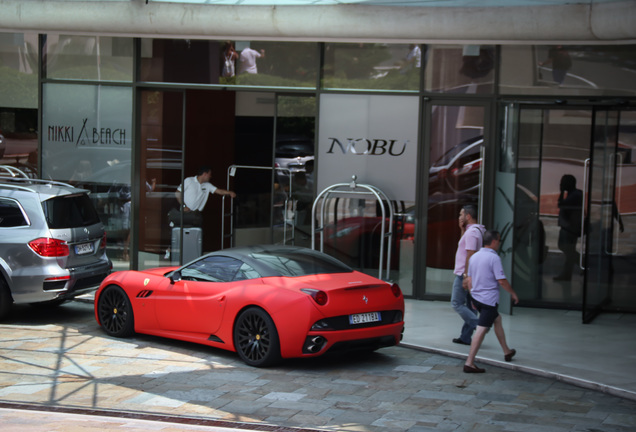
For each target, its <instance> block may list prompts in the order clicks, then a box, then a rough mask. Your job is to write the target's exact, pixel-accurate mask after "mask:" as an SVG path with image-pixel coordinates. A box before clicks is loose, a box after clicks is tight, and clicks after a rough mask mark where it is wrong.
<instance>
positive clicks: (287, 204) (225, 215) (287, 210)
mask: <svg viewBox="0 0 636 432" xmlns="http://www.w3.org/2000/svg"><path fill="white" fill-rule="evenodd" d="M238 170H269V171H272V170H275V171H276V172H280V173H282V174H283V175H286V176H288V177H289V193H288V194H287V195H286V196H285V201H284V203H283V208H282V211H283V220H284V222H283V223H284V227H283V244H287V241H288V239H287V230H288V227H289V228H290V229H291V234H290V239H289V241H291V244H294V237H295V233H296V221H295V218H294V213H295V210H296V209H295V201H294V199H293V190H292V184H293V182H292V172H291V171H290V170H289V169H287V168H274V167H270V166H251V165H230V166H229V167H228V169H227V186H226V187H227V190H231V187H230V179H231V178H233V177H236V175H237V172H238ZM225 199H226V195H223V197H222V199H221V249H224V248H225V240H226V239H228V238H229V240H230V247H232V246H234V245H235V241H234V240H235V238H234V217H235V214H234V198H230V209H229V211H227V212H226V210H225ZM226 219H229V222H228V223H227V225H228V226H229V232H227V233H226Z"/></svg>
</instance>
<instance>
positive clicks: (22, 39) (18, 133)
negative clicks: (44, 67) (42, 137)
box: [0, 33, 39, 177]
mask: <svg viewBox="0 0 636 432" xmlns="http://www.w3.org/2000/svg"><path fill="white" fill-rule="evenodd" d="M38 158H39V149H38V35H37V34H33V33H0V164H10V165H14V166H16V167H17V168H20V169H21V170H22V171H24V172H25V173H26V174H27V175H30V176H32V177H38Z"/></svg>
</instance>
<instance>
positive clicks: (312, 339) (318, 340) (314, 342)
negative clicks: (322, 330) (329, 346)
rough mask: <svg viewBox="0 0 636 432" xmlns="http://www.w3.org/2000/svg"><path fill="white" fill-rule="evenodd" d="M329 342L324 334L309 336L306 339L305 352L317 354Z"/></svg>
mask: <svg viewBox="0 0 636 432" xmlns="http://www.w3.org/2000/svg"><path fill="white" fill-rule="evenodd" d="M326 343H327V339H325V338H324V337H322V336H309V337H307V340H306V341H305V347H304V349H303V351H304V352H306V353H310V354H315V353H317V352H319V351H320V350H321V349H322V348H323V347H324V346H325V344H326Z"/></svg>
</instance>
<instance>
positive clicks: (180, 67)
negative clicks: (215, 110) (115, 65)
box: [140, 39, 319, 89]
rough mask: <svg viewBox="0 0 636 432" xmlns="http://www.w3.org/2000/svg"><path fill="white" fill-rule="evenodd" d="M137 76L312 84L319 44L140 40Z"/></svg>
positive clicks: (245, 83)
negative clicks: (139, 67) (139, 61)
mask: <svg viewBox="0 0 636 432" xmlns="http://www.w3.org/2000/svg"><path fill="white" fill-rule="evenodd" d="M141 47H142V48H141V52H142V53H141V77H140V79H141V81H154V82H166V83H190V84H220V85H224V86H226V85H227V86H257V87H291V88H307V89H315V88H316V80H317V74H318V70H319V66H318V64H319V61H318V55H319V50H318V44H317V43H302V42H294V43H291V42H267V41H255V42H248V41H207V40H190V39H143V40H142V41H141Z"/></svg>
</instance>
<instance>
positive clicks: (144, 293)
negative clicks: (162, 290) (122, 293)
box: [137, 290, 152, 298]
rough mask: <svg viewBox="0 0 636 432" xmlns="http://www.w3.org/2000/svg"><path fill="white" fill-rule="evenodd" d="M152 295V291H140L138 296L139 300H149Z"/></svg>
mask: <svg viewBox="0 0 636 432" xmlns="http://www.w3.org/2000/svg"><path fill="white" fill-rule="evenodd" d="M151 295H152V290H143V291H139V293H138V294H137V298H147V297H150V296H151Z"/></svg>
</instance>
